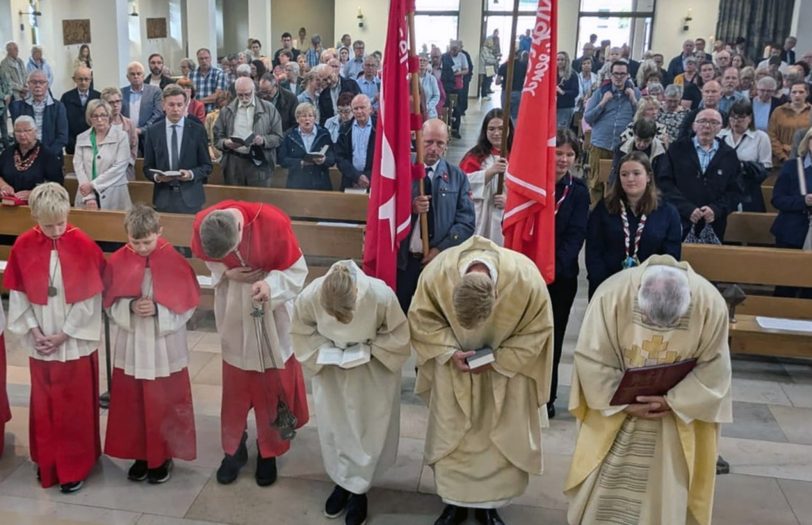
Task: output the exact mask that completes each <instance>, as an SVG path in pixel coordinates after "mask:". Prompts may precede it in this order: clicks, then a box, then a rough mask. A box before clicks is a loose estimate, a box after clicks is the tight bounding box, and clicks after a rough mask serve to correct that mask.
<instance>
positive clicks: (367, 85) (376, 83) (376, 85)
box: [357, 76, 381, 110]
mask: <svg viewBox="0 0 812 525" xmlns="http://www.w3.org/2000/svg"><path fill="white" fill-rule="evenodd" d="M357 82H358V87H359V88H361V93H363V94H364V95H366V96H368V97H369V100H370V102H372V107H373V108H374V109H375V110H377V109H378V98H377V97H378V91H380V89H381V81H380V80H379V79H378V78H376V77H373V78H372V80H367V79H366V78H365V77H363V76H362V77H361V78H359V79H358V80H357Z"/></svg>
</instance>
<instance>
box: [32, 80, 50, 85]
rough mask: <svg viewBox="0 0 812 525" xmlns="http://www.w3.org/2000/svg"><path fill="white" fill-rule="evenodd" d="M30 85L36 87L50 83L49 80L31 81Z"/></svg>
mask: <svg viewBox="0 0 812 525" xmlns="http://www.w3.org/2000/svg"><path fill="white" fill-rule="evenodd" d="M28 83H29V84H34V85H35V86H42V85H44V84H47V83H48V81H47V80H29V81H28Z"/></svg>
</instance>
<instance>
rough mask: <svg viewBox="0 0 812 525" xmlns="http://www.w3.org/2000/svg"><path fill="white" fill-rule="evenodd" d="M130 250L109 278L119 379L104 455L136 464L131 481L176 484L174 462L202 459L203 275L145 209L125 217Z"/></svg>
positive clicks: (112, 263) (108, 271)
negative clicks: (189, 335)
mask: <svg viewBox="0 0 812 525" xmlns="http://www.w3.org/2000/svg"><path fill="white" fill-rule="evenodd" d="M124 227H125V229H126V231H127V238H128V241H129V242H128V244H127V245H126V246H124V247H123V248H121V249H119V250H118V251H116V252H115V253H114V254H113V255H112V256H111V257H110V259H109V261H108V263H107V266H106V268H105V271H104V284H105V286H104V288H105V290H104V307H105V309H106V310H107V314H108V316H109V318H110V320H111V322H112V323H111V324H112V325H113V326H112V337H111V341H112V346H113V351H114V353H115V358H114V360H113V365H114V368H113V378H112V380H111V386H110V412H109V415H108V418H107V435H106V438H105V442H104V452H105V454H107V455H108V456H112V457H115V458H122V459H130V460H135V462H134V463H133V464H132V466H131V467H130V469H129V471H128V472H127V478H128V479H129V480H131V481H144V480H147V481H148V482H149V483H152V484H158V483H165V482H166V481H169V478H170V476H171V475H172V466H173V463H172V458H179V459H182V460H184V461H193V460H194V459H195V458H196V457H197V448H196V444H195V419H194V408H193V406H192V386H191V383H190V381H189V370H188V365H189V347H188V345H187V342H186V322H187V321H189V319H190V318H191V317H192V314H194V312H195V309H196V308H197V305H198V302H199V300H200V289H199V286H198V284H197V277H196V276H195V272H194V270H193V269H192V267H191V266H190V265H189V263H188V262H187V261H186V259H184V258H183V256H182V255H180V254H179V253H178V252H177V251H175V250H174V249H173V248H172V245H171V244H169V243H168V242H167V241H166V240H165V239H164V238H163V237H161V231H162V228H161V224H160V222H159V219H158V213H157V212H156V211H155V210H153V209H152V208H150V207H147V206H145V205H143V204H136V205H135V206H133V207H132V208H131V209H130V210H129V211H128V212H127V215H126V216H125V218H124Z"/></svg>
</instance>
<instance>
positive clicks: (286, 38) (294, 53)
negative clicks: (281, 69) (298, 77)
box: [273, 31, 301, 67]
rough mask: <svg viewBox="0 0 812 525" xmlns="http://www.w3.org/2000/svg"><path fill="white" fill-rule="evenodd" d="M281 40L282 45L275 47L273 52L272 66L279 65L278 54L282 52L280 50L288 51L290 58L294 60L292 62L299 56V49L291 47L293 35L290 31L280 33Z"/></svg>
mask: <svg viewBox="0 0 812 525" xmlns="http://www.w3.org/2000/svg"><path fill="white" fill-rule="evenodd" d="M281 40H282V47H280V48H279V49H277V50H276V52H275V53H274V54H273V66H274V67H276V66H278V65H279V55H280V54H282V51H290V54H291V60H292V61H294V62H295V61H296V59H297V58H299V53H301V51H299V50H298V49H296V48H295V47H293V36H292V35H291V34H290V33H288V32H287V31H286V32H284V33H282V38H281Z"/></svg>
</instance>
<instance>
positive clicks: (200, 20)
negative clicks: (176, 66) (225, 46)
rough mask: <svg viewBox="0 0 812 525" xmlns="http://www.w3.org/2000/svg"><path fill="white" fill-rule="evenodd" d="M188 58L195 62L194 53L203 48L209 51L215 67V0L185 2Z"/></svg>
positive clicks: (190, 0) (187, 0)
mask: <svg viewBox="0 0 812 525" xmlns="http://www.w3.org/2000/svg"><path fill="white" fill-rule="evenodd" d="M186 27H187V32H186V34H187V36H188V41H187V46H186V48H187V50H188V56H189V57H190V58H191V59H192V60H195V61H196V58H195V56H196V53H197V50H198V49H200V48H203V47H205V48H206V49H208V50H210V51H211V55H212V66H215V67H216V66H217V64H216V60H217V2H215V0H186Z"/></svg>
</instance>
